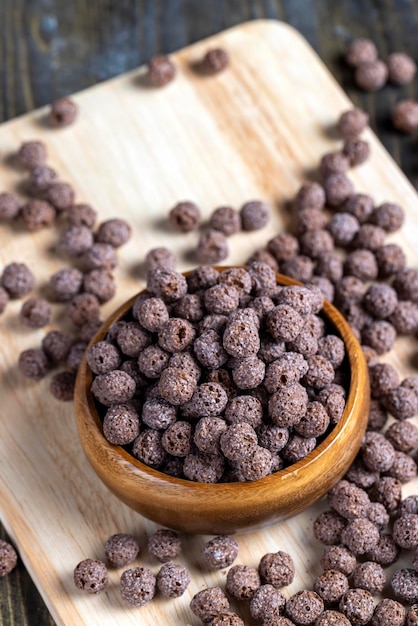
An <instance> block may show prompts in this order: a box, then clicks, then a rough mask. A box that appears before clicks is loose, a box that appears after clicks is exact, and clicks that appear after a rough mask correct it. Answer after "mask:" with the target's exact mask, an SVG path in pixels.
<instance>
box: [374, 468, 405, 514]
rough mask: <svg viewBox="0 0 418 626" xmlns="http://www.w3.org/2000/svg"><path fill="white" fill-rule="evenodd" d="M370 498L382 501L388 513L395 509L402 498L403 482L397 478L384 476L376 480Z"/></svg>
mask: <svg viewBox="0 0 418 626" xmlns="http://www.w3.org/2000/svg"><path fill="white" fill-rule="evenodd" d="M370 499H371V500H373V501H375V502H380V503H381V504H383V506H384V507H386V510H387V511H388V513H391V512H392V511H395V510H396V509H397V508H398V506H399V503H400V501H401V499H402V484H401V483H400V481H399V480H398V479H397V478H392V476H383V477H382V478H379V479H378V480H376V482H375V484H374V485H373V487H372V488H371V490H370Z"/></svg>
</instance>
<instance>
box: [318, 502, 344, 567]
mask: <svg viewBox="0 0 418 626" xmlns="http://www.w3.org/2000/svg"><path fill="white" fill-rule="evenodd" d="M345 525H346V520H345V519H344V518H343V517H342V515H340V514H339V513H337V511H323V512H322V513H320V514H319V516H318V517H317V519H316V520H315V521H314V524H313V533H314V536H315V538H316V539H318V541H320V542H321V543H323V544H324V545H327V546H332V545H336V544H338V543H340V539H341V532H342V530H343V528H344V527H345ZM332 567H333V566H331V568H332ZM324 569H327V568H324ZM335 569H339V568H335Z"/></svg>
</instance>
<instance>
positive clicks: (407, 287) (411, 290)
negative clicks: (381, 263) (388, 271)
mask: <svg viewBox="0 0 418 626" xmlns="http://www.w3.org/2000/svg"><path fill="white" fill-rule="evenodd" d="M392 286H393V288H394V289H395V290H396V293H397V294H398V298H399V300H412V302H418V270H416V269H403V270H400V271H399V272H398V273H397V274H396V275H395V276H394V279H393V283H392Z"/></svg>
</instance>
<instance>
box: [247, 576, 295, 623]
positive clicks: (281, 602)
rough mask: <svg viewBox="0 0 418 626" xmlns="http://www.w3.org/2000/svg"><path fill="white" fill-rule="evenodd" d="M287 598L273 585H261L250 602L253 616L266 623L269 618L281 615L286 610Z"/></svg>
mask: <svg viewBox="0 0 418 626" xmlns="http://www.w3.org/2000/svg"><path fill="white" fill-rule="evenodd" d="M285 604H286V598H285V596H284V595H283V593H282V592H281V591H280V590H279V589H276V588H275V587H274V586H273V585H269V584H266V585H261V587H259V588H258V589H257V590H256V592H255V593H254V595H253V597H252V598H251V602H250V613H251V617H253V618H254V619H256V620H258V621H260V622H262V623H263V624H264V623H266V621H267V620H269V619H271V620H273V619H274V618H278V617H280V616H281V615H282V614H283V612H284V607H285Z"/></svg>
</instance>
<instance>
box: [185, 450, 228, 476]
mask: <svg viewBox="0 0 418 626" xmlns="http://www.w3.org/2000/svg"><path fill="white" fill-rule="evenodd" d="M224 469H225V457H224V456H223V455H220V454H219V455H218V454H202V453H199V454H188V455H187V456H186V458H185V459H184V464H183V472H184V475H185V477H186V478H188V479H189V480H193V481H195V482H199V483H216V482H218V481H219V480H220V479H221V477H222V474H223V472H224Z"/></svg>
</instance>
